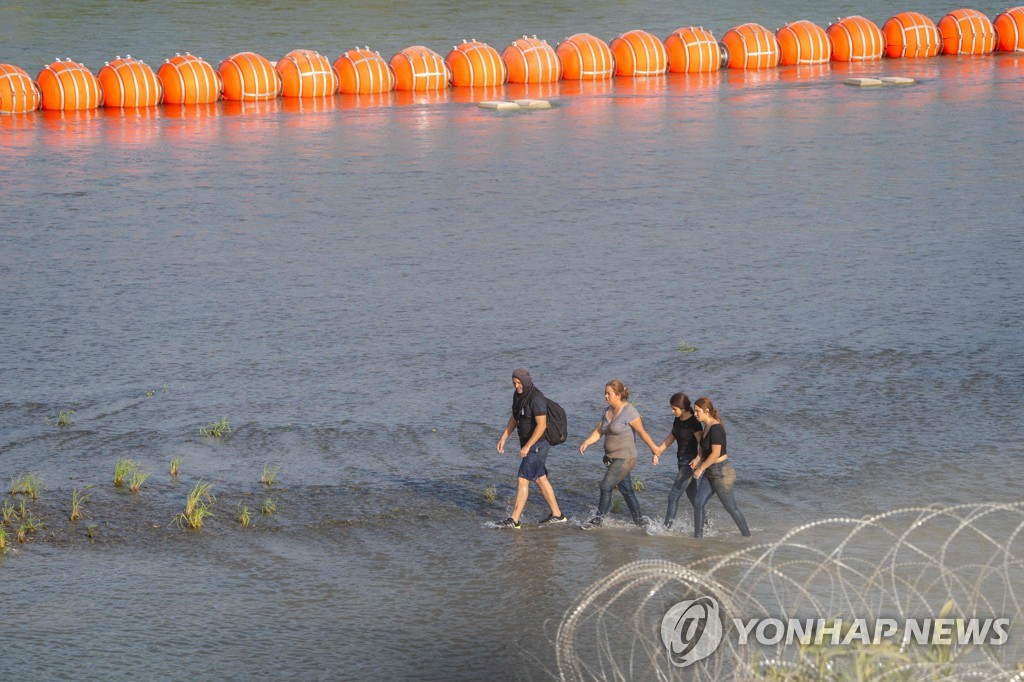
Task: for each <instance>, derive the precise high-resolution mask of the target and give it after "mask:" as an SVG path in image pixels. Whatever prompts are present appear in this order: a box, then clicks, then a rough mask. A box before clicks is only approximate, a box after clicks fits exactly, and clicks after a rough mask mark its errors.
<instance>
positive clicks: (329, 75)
mask: <svg viewBox="0 0 1024 682" xmlns="http://www.w3.org/2000/svg"><path fill="white" fill-rule="evenodd" d="M274 68H275V69H277V73H278V75H279V76H280V77H281V96H282V97H326V96H329V95H333V94H335V93H336V92H338V74H337V73H336V72H335V71H334V69H333V68H332V67H331V63H330V62H329V61H328V60H327V57H324V56H323V55H322V54H320V53H319V52H314V51H313V50H292V51H291V52H289V53H288V54H286V55H285V56H283V57H281V59H279V60H278V62H277V66H275V67H274Z"/></svg>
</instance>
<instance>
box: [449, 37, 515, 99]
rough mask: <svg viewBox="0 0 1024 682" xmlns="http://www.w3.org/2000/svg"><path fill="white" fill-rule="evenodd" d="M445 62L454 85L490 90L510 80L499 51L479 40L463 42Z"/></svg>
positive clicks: (454, 48)
mask: <svg viewBox="0 0 1024 682" xmlns="http://www.w3.org/2000/svg"><path fill="white" fill-rule="evenodd" d="M444 61H445V63H446V64H447V65H448V70H449V71H450V72H451V74H452V85H457V86H460V87H470V88H488V87H493V86H495V85H502V84H504V83H505V81H506V80H508V68H507V67H506V66H505V61H504V60H503V59H502V58H501V55H500V54H498V51H497V50H495V49H494V48H493V47H491V46H490V45H488V44H486V43H481V42H479V41H477V40H470V41H468V42H467V41H465V40H463V41H462V44H461V45H456V46H455V47H453V48H452V51H451V52H449V53H448V56H447V57H445V60H444Z"/></svg>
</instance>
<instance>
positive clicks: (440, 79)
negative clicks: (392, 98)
mask: <svg viewBox="0 0 1024 682" xmlns="http://www.w3.org/2000/svg"><path fill="white" fill-rule="evenodd" d="M391 68H392V69H393V70H394V72H395V89H396V90H407V91H416V92H430V91H434V90H444V89H445V88H447V87H448V83H449V82H450V81H451V74H450V73H449V72H448V65H447V64H445V63H444V59H442V58H441V55H439V54H438V53H436V52H434V51H433V50H431V49H430V48H429V47H424V46H422V45H413V46H411V47H407V48H405V49H404V50H401V51H400V52H398V53H397V54H395V56H393V57H392V58H391Z"/></svg>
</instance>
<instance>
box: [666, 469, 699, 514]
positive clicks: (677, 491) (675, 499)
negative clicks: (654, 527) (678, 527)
mask: <svg viewBox="0 0 1024 682" xmlns="http://www.w3.org/2000/svg"><path fill="white" fill-rule="evenodd" d="M692 479H693V469H691V468H690V465H689V463H687V462H680V463H679V471H678V472H677V473H676V480H675V482H673V483H672V489H671V490H669V491H668V510H667V511H666V512H665V527H666V528H671V527H672V522H673V521H675V519H676V512H677V511H679V498H680V497H682V496H683V490H687V486H688V484H689V483H690V481H691V480H692ZM687 495H689V490H687Z"/></svg>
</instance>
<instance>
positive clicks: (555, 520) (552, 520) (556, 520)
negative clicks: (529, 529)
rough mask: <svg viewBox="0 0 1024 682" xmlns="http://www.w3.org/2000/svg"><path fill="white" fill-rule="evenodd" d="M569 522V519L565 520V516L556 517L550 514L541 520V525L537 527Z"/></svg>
mask: <svg viewBox="0 0 1024 682" xmlns="http://www.w3.org/2000/svg"><path fill="white" fill-rule="evenodd" d="M568 520H569V519H567V518H565V514H562V515H561V516H555V515H554V514H548V515H547V516H545V517H544V518H543V519H541V521H540V523H538V524H537V525H538V526H546V525H548V524H549V523H565V522H566V521H568Z"/></svg>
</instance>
